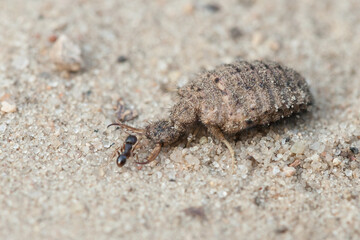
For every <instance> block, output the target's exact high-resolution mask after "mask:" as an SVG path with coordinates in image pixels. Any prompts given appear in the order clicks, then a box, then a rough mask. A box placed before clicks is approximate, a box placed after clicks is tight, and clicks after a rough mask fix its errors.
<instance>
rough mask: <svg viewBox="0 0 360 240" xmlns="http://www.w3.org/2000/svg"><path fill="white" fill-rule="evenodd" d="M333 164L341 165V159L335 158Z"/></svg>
mask: <svg viewBox="0 0 360 240" xmlns="http://www.w3.org/2000/svg"><path fill="white" fill-rule="evenodd" d="M333 164H334V166H338V165H340V164H341V161H340V159H339V158H334V160H333Z"/></svg>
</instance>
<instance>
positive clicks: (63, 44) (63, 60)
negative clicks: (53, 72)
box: [50, 35, 84, 72]
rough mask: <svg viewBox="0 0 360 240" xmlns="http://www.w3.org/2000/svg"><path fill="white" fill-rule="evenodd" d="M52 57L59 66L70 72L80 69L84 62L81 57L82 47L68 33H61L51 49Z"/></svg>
mask: <svg viewBox="0 0 360 240" xmlns="http://www.w3.org/2000/svg"><path fill="white" fill-rule="evenodd" d="M50 58H51V60H52V61H53V62H54V64H55V65H56V67H57V68H58V70H65V71H70V72H77V71H79V70H80V69H81V68H82V67H83V65H84V62H83V60H82V58H81V49H80V47H79V46H78V45H76V44H75V43H74V42H73V41H71V40H70V39H69V38H68V37H67V36H66V35H61V36H60V37H59V38H58V39H57V40H56V42H55V43H54V45H53V47H52V48H51V50H50Z"/></svg>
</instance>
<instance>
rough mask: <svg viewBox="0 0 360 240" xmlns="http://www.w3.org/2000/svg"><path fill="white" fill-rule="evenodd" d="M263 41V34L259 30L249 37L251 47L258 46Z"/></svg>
mask: <svg viewBox="0 0 360 240" xmlns="http://www.w3.org/2000/svg"><path fill="white" fill-rule="evenodd" d="M263 41H264V36H263V35H262V33H260V32H255V33H254V35H253V36H252V39H251V44H252V45H253V47H258V46H259V45H260V44H261V43H262V42H263Z"/></svg>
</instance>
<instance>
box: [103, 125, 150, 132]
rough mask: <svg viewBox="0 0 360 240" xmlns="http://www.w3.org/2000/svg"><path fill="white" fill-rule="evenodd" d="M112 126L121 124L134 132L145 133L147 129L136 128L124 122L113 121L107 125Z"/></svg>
mask: <svg viewBox="0 0 360 240" xmlns="http://www.w3.org/2000/svg"><path fill="white" fill-rule="evenodd" d="M111 126H120V127H122V128H125V129H127V130H129V131H131V132H133V133H138V134H145V129H141V128H134V127H131V126H128V125H126V124H123V123H112V124H109V125H108V126H107V127H111Z"/></svg>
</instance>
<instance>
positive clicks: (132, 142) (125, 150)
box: [116, 135, 137, 167]
mask: <svg viewBox="0 0 360 240" xmlns="http://www.w3.org/2000/svg"><path fill="white" fill-rule="evenodd" d="M136 144H137V137H136V136H134V135H129V136H128V137H127V138H126V140H125V143H124V145H123V146H122V148H121V151H122V153H120V152H119V151H117V153H118V158H117V159H116V164H117V165H118V166H119V167H122V166H124V164H125V163H126V160H127V158H129V157H130V156H131V155H132V153H133V150H134V149H135V147H136ZM133 147H134V148H133Z"/></svg>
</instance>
